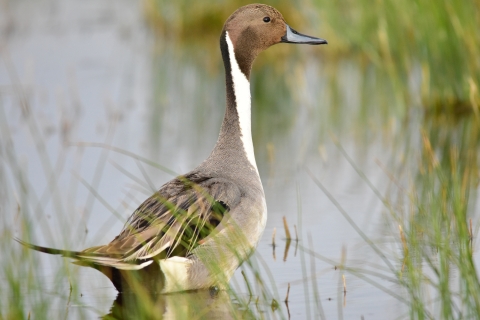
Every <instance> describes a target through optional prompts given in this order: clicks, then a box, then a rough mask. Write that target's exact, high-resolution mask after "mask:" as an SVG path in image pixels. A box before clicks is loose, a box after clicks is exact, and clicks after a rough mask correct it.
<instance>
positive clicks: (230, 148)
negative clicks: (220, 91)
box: [212, 31, 258, 174]
mask: <svg viewBox="0 0 480 320" xmlns="http://www.w3.org/2000/svg"><path fill="white" fill-rule="evenodd" d="M220 48H221V51H222V58H223V63H224V65H225V78H226V90H227V95H226V98H227V108H226V111H225V117H224V119H223V123H222V127H221V129H220V135H219V138H218V141H217V145H216V146H215V149H214V152H213V153H216V151H217V150H218V149H222V151H223V152H224V153H225V152H227V154H228V156H233V157H242V158H246V159H247V160H248V162H249V164H250V165H251V166H252V167H253V169H254V170H255V171H256V172H257V174H258V169H257V164H256V161H255V154H254V151H253V142H252V129H251V98H250V81H249V77H250V70H251V62H249V63H247V64H245V63H242V64H241V65H242V68H240V66H239V63H238V62H237V58H236V55H235V50H234V45H233V43H232V40H231V38H230V37H229V34H228V32H227V31H224V32H223V33H222V37H221V38H220ZM212 155H213V154H212Z"/></svg>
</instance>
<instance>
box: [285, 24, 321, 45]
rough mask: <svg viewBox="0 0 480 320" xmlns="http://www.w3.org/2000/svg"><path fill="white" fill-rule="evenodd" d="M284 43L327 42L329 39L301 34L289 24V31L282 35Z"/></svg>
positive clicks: (315, 43)
mask: <svg viewBox="0 0 480 320" xmlns="http://www.w3.org/2000/svg"><path fill="white" fill-rule="evenodd" d="M281 42H284V43H297V44H313V45H318V44H327V43H328V42H327V40H325V39H321V38H315V37H310V36H307V35H305V34H301V33H300V32H298V31H296V30H294V29H292V28H290V26H289V25H288V24H287V32H286V33H285V35H284V36H283V37H282V41H281Z"/></svg>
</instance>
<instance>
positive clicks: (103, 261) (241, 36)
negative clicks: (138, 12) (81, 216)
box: [19, 4, 326, 293]
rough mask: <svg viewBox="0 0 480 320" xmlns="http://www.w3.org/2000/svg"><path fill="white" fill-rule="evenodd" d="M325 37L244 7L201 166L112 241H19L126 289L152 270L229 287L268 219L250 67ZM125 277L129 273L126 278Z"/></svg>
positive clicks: (226, 47) (228, 33)
mask: <svg viewBox="0 0 480 320" xmlns="http://www.w3.org/2000/svg"><path fill="white" fill-rule="evenodd" d="M280 42H291V43H306V44H323V43H326V41H325V40H323V39H319V38H314V37H309V36H305V35H302V34H299V33H298V32H296V31H295V30H293V29H291V28H290V27H289V26H288V25H287V24H286V23H285V21H284V19H283V17H282V15H281V14H280V13H279V12H278V11H277V10H276V9H274V8H272V7H270V6H267V5H261V4H254V5H248V6H244V7H241V8H240V9H238V10H237V11H235V12H234V13H233V14H232V15H231V16H230V17H229V18H228V19H227V21H226V23H225V25H224V28H223V30H222V34H221V37H220V49H221V52H222V58H223V61H224V66H225V79H226V110H225V116H224V119H223V123H222V126H221V129H220V134H219V137H218V141H217V143H216V145H215V147H214V149H213V151H212V153H211V154H210V156H209V157H208V158H207V159H206V160H205V161H203V162H202V163H201V164H200V165H199V166H198V167H197V168H195V169H194V170H192V171H191V172H189V173H187V174H185V175H182V176H179V177H177V178H175V179H173V180H171V181H169V182H168V183H166V184H164V185H163V186H162V187H161V188H160V189H159V190H158V191H157V192H156V193H155V194H153V195H152V196H151V197H150V198H148V199H147V200H145V202H144V203H142V204H141V205H140V206H139V207H138V208H137V210H135V211H134V213H133V214H132V216H131V217H130V218H129V220H128V221H127V223H126V224H125V226H124V228H123V230H122V231H121V232H120V234H119V235H118V236H117V237H116V238H115V239H113V240H112V241H111V242H110V243H109V244H107V245H103V246H97V247H92V248H88V249H85V250H83V251H67V250H58V249H51V248H46V247H41V246H36V245H33V244H29V243H25V242H23V241H20V240H19V242H21V243H22V244H24V245H26V246H28V247H29V248H31V249H35V250H38V251H42V252H46V253H51V254H60V255H63V256H66V257H70V258H74V259H75V260H76V262H75V263H77V264H80V265H85V266H90V267H94V268H96V269H98V270H100V271H101V272H103V273H104V274H105V275H107V276H108V277H109V278H110V280H112V282H113V284H114V285H115V287H116V288H117V289H118V290H119V291H122V290H123V288H124V283H125V282H126V281H125V278H126V277H128V276H129V275H131V274H137V273H142V271H143V272H144V273H145V274H146V276H145V277H144V279H145V281H144V282H145V284H147V283H148V284H151V282H152V281H151V279H149V276H148V275H152V274H155V275H156V277H157V279H161V280H158V281H156V282H158V283H156V284H154V286H155V287H156V290H158V291H161V292H165V293H166V292H175V291H184V290H194V289H201V288H209V287H212V286H218V287H220V288H223V287H226V286H227V285H228V282H229V280H230V278H231V276H232V275H233V273H234V271H235V270H236V269H237V268H238V266H239V265H240V264H241V263H242V262H243V261H244V260H246V259H247V258H248V256H249V255H250V254H251V253H252V252H253V251H254V250H255V248H256V246H257V244H258V242H259V240H260V238H261V236H262V233H263V230H264V228H265V224H266V220H267V206H266V201H265V194H264V190H263V187H262V183H261V180H260V176H259V173H258V169H257V165H256V161H255V156H254V149H253V142H252V135H251V98H250V82H249V79H250V71H251V68H252V64H253V61H254V60H255V58H256V56H257V55H258V54H259V53H260V52H261V51H263V50H265V49H267V48H268V47H270V46H272V45H274V44H276V43H280ZM127 282H128V281H127Z"/></svg>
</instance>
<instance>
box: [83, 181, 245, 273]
mask: <svg viewBox="0 0 480 320" xmlns="http://www.w3.org/2000/svg"><path fill="white" fill-rule="evenodd" d="M240 196H241V193H240V189H239V188H238V186H237V185H236V184H234V183H232V182H230V181H229V180H226V179H222V178H209V177H204V176H199V175H196V174H190V175H188V176H181V177H178V178H176V179H173V180H172V181H170V182H168V183H167V184H165V185H164V186H163V187H162V188H160V190H159V191H157V192H156V193H155V194H153V195H152V196H151V197H150V198H148V199H147V200H146V201H145V202H143V203H142V204H141V205H140V206H139V207H138V209H137V210H135V212H134V213H133V214H132V216H131V217H130V218H129V220H128V221H127V223H126V224H125V226H124V228H123V230H122V231H121V232H120V234H119V235H118V236H117V237H116V238H115V239H114V240H113V241H112V242H110V243H109V244H107V245H104V246H98V247H93V248H89V249H86V250H84V251H82V259H84V260H90V261H91V262H97V263H99V264H102V265H108V266H112V267H117V266H118V268H122V266H124V265H125V264H135V265H139V264H143V263H145V262H146V260H151V259H166V258H169V257H172V256H180V257H187V256H188V255H189V254H190V253H191V251H192V250H193V249H195V248H196V247H197V246H198V245H199V244H201V243H202V242H203V241H204V239H205V238H207V237H208V236H211V235H212V234H213V233H216V232H218V231H220V230H221V229H222V228H223V226H224V222H225V221H223V220H224V218H225V214H226V213H227V212H228V211H230V210H231V209H232V208H234V207H235V206H236V205H237V204H238V203H239V201H240ZM222 222H223V223H222Z"/></svg>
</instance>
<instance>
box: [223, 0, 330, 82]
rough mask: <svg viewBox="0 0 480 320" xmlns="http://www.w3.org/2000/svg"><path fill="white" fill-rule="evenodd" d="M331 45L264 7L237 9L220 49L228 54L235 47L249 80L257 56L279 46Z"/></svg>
mask: <svg viewBox="0 0 480 320" xmlns="http://www.w3.org/2000/svg"><path fill="white" fill-rule="evenodd" d="M282 42H283V43H293V44H310V45H319V44H327V41H326V40H324V39H320V38H316V37H311V36H307V35H304V34H301V33H299V32H297V31H295V30H294V29H293V28H291V27H290V26H289V25H288V24H287V23H286V22H285V19H284V18H283V16H282V14H281V13H280V12H278V10H276V9H275V8H273V7H271V6H268V5H264V4H250V5H247V6H244V7H241V8H239V9H237V10H236V11H235V12H234V13H233V14H232V15H231V16H230V17H229V18H228V19H227V21H226V22H225V25H224V27H223V31H222V36H221V39H220V46H221V49H222V54H223V55H224V60H225V58H226V57H225V53H226V51H227V50H228V46H229V45H230V46H233V50H234V52H235V58H236V60H237V63H238V65H239V67H240V69H241V71H242V72H243V74H245V76H246V77H247V78H249V76H250V69H251V66H252V64H253V61H254V60H255V58H256V57H257V55H258V54H259V53H260V52H262V51H263V50H266V49H267V48H269V47H271V46H272V45H274V44H277V43H282Z"/></svg>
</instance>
